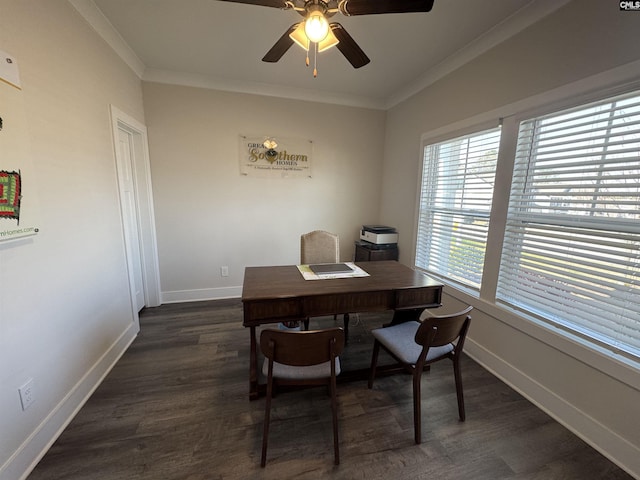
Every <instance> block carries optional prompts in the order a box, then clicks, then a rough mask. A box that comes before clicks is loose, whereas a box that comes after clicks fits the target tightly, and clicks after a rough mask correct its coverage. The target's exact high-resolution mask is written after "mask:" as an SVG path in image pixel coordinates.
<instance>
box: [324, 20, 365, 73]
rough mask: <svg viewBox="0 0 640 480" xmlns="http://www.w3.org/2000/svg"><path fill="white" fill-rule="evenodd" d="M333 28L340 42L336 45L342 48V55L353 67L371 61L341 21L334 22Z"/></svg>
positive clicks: (339, 48) (361, 65) (358, 66)
mask: <svg viewBox="0 0 640 480" xmlns="http://www.w3.org/2000/svg"><path fill="white" fill-rule="evenodd" d="M331 30H333V34H334V35H335V36H336V38H337V39H338V41H339V42H340V43H338V45H336V47H337V48H338V50H340V52H341V53H342V55H344V56H345V58H346V59H347V60H349V63H350V64H351V65H353V68H360V67H364V66H365V65H366V64H367V63H369V62H370V61H371V60H369V57H367V55H366V54H365V53H364V52H363V51H362V49H361V48H360V46H359V45H358V44H357V43H356V41H355V40H354V39H353V38H352V37H351V35H349V34H348V33H347V31H346V30H345V29H344V27H343V26H342V25H340V24H339V23H332V24H331Z"/></svg>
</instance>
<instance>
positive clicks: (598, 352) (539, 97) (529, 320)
mask: <svg viewBox="0 0 640 480" xmlns="http://www.w3.org/2000/svg"><path fill="white" fill-rule="evenodd" d="M638 67H640V62H635V63H632V64H629V65H625V66H622V67H617V68H616V69H613V70H611V71H608V72H605V74H601V75H596V76H594V77H589V78H586V79H583V80H580V81H578V82H574V83H570V84H566V85H563V86H561V87H557V88H555V89H552V90H549V91H546V92H542V93H540V94H536V95H534V96H532V97H528V98H525V99H523V100H519V101H517V102H514V103H511V104H507V105H504V106H501V107H499V108H496V109H494V110H491V111H488V112H484V113H480V114H478V115H475V116H472V117H470V118H467V119H464V120H460V121H457V122H455V123H451V124H449V125H445V126H443V127H439V128H437V129H434V130H431V131H430V132H427V133H424V134H422V136H421V142H420V147H421V148H420V151H419V158H418V160H417V161H418V165H417V166H418V170H419V175H418V179H417V190H416V203H415V215H414V223H413V228H414V232H413V235H412V242H413V245H412V255H413V257H412V264H413V265H414V267H415V253H416V238H417V222H418V220H419V213H418V212H419V207H420V185H421V179H422V160H423V158H422V157H423V149H424V146H425V144H427V143H431V142H437V141H442V140H446V139H447V138H454V137H456V136H458V135H463V134H465V133H470V132H473V131H474V130H480V129H482V128H483V126H491V125H492V124H493V125H495V123H496V122H498V121H500V122H501V123H502V136H501V144H500V153H499V156H498V162H497V174H496V180H495V186H494V199H493V204H492V205H493V207H492V211H491V217H490V228H489V236H488V238H487V248H486V252H485V268H484V272H483V278H482V283H481V290H480V292H479V296H478V294H477V292H474V291H470V290H469V289H465V288H461V286H460V285H458V284H456V283H453V282H451V281H449V280H448V279H446V278H444V277H437V276H436V278H438V279H439V280H440V281H442V282H443V283H444V284H445V286H447V287H450V288H447V290H446V293H447V295H448V296H451V297H452V298H454V299H456V300H459V301H461V302H464V303H467V304H472V305H475V306H476V308H478V309H479V310H480V311H482V312H483V313H485V314H486V315H489V316H490V317H492V318H494V319H495V320H497V321H499V322H502V323H504V324H505V325H508V326H509V327H510V328H514V329H516V330H518V331H521V332H523V333H524V334H526V335H528V336H531V337H532V338H535V339H536V340H538V341H540V342H542V343H544V344H546V345H549V346H550V347H552V348H554V349H557V350H558V351H561V352H563V353H564V354H567V355H569V356H571V357H573V358H575V359H577V360H579V361H582V362H584V363H586V364H588V365H591V366H592V367H593V368H596V369H597V370H599V371H601V372H603V373H605V374H607V375H609V376H611V377H613V378H616V379H617V380H619V381H621V382H624V383H626V384H628V385H630V386H634V385H636V384H637V382H638V381H639V380H640V361H639V360H638V359H634V358H630V357H628V356H625V355H620V354H619V353H617V352H616V351H614V350H613V349H611V348H603V347H601V346H599V345H597V344H595V343H593V342H591V341H587V340H585V339H584V338H582V337H580V336H577V335H574V334H573V333H572V332H571V331H569V330H566V329H560V328H558V326H557V325H554V324H552V323H550V322H548V321H546V320H543V319H540V318H537V317H536V316H534V315H532V314H528V313H527V312H523V311H519V310H515V309H511V308H509V307H508V306H506V305H497V304H496V298H495V297H496V288H497V279H498V272H499V268H497V267H496V268H488V266H489V265H499V263H500V258H501V252H502V246H503V239H504V231H505V228H506V218H507V210H508V201H509V198H510V193H511V177H512V171H513V164H514V160H515V151H516V144H517V134H518V129H519V125H520V122H521V121H526V120H528V119H530V118H533V117H537V116H543V115H548V114H552V113H554V112H559V111H562V110H564V109H568V108H573V107H579V106H580V105H585V104H588V103H591V102H594V101H598V100H602V99H606V98H608V97H612V96H615V95H620V94H625V93H630V92H633V91H640V80H638V77H637V73H636V72H637V68H638ZM415 268H416V269H417V270H421V269H420V268H419V267H415ZM425 273H427V274H429V272H425ZM429 275H432V274H429ZM432 276H434V275H432Z"/></svg>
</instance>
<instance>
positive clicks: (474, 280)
mask: <svg viewBox="0 0 640 480" xmlns="http://www.w3.org/2000/svg"><path fill="white" fill-rule="evenodd" d="M499 143H500V128H494V129H491V130H486V131H483V132H479V133H474V134H471V135H466V136H462V137H458V138H455V139H453V140H447V141H445V142H442V143H436V144H432V145H427V146H425V148H424V163H423V169H422V187H421V191H420V207H419V214H418V215H419V216H418V235H417V243H416V260H415V263H416V266H417V267H419V268H422V269H425V270H428V271H430V272H433V273H435V274H438V275H442V276H444V277H447V278H449V279H451V280H454V281H456V282H459V283H460V284H463V285H466V286H468V287H473V288H476V289H479V288H480V282H481V279H482V269H483V264H484V255H485V245H486V242H487V233H488V229H489V215H490V213H491V200H492V197H493V184H494V178H495V172H496V162H497V158H498V147H499Z"/></svg>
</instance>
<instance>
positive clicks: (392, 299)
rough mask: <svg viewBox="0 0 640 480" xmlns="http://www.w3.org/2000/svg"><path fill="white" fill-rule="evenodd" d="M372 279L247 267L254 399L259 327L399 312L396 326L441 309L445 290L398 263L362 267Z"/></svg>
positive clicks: (245, 294) (363, 264) (247, 318)
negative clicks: (308, 276) (319, 276)
mask: <svg viewBox="0 0 640 480" xmlns="http://www.w3.org/2000/svg"><path fill="white" fill-rule="evenodd" d="M357 265H358V266H359V267H360V268H362V269H363V270H364V271H365V272H367V273H368V274H369V276H368V277H359V278H341V279H326V280H305V279H304V278H303V277H302V274H301V273H300V272H299V270H298V268H297V267H296V266H295V265H287V266H275V267H247V268H245V272H244V284H243V287H242V303H243V308H244V319H243V322H242V324H243V325H244V326H245V327H249V329H250V334H251V354H250V357H251V358H250V366H249V396H250V398H251V399H255V398H258V396H259V392H258V371H259V368H258V342H257V338H256V327H258V326H259V325H262V324H266V323H278V322H282V321H288V320H304V319H305V318H308V317H318V316H323V315H334V314H344V313H353V312H377V311H384V310H394V311H395V314H394V317H393V320H392V323H399V322H403V321H407V320H410V319H415V318H417V317H418V316H419V315H420V314H421V313H422V311H423V310H424V309H425V308H431V307H438V306H440V303H441V298H442V284H441V283H439V282H436V281H435V280H433V279H432V278H429V277H427V276H426V275H424V274H422V273H420V272H417V271H415V270H413V269H411V268H409V267H407V266H405V265H402V264H400V263H398V262H394V261H380V262H358V263H357Z"/></svg>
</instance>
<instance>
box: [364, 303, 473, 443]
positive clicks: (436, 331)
mask: <svg viewBox="0 0 640 480" xmlns="http://www.w3.org/2000/svg"><path fill="white" fill-rule="evenodd" d="M472 308H473V307H468V308H466V309H465V310H463V311H461V312H458V313H454V314H451V315H439V316H431V315H430V314H429V313H428V312H424V313H423V314H422V316H421V318H420V321H418V322H416V321H410V322H405V323H400V324H398V325H394V326H390V327H387V328H378V329H375V330H372V332H371V333H372V334H373V337H374V339H375V340H374V344H373V355H372V357H371V370H370V373H369V385H368V386H369V388H373V380H374V379H375V376H376V365H377V363H378V353H379V351H380V348H382V349H384V350H385V351H386V352H387V353H389V354H390V355H391V356H392V357H393V358H394V359H395V360H396V361H397V362H398V364H399V365H400V366H402V367H404V369H405V370H407V371H408V372H409V373H411V374H412V376H413V426H414V438H415V442H416V443H420V442H421V441H422V432H421V426H422V425H421V424H422V419H421V408H420V407H421V403H420V401H421V400H420V380H421V377H422V372H423V370H424V369H425V367H428V366H429V365H431V364H432V363H435V362H438V361H440V360H443V359H445V358H448V359H450V360H452V361H453V374H454V377H455V382H456V394H457V397H458V415H459V416H460V421H463V422H464V420H465V412H464V397H463V394H462V378H461V376H460V356H461V355H462V349H463V347H464V340H465V338H466V336H467V331H468V330H469V323H470V322H471V317H470V316H469V315H468V314H469V312H470V311H471V310H472ZM456 339H457V342H456ZM453 342H455V344H454V343H453Z"/></svg>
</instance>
